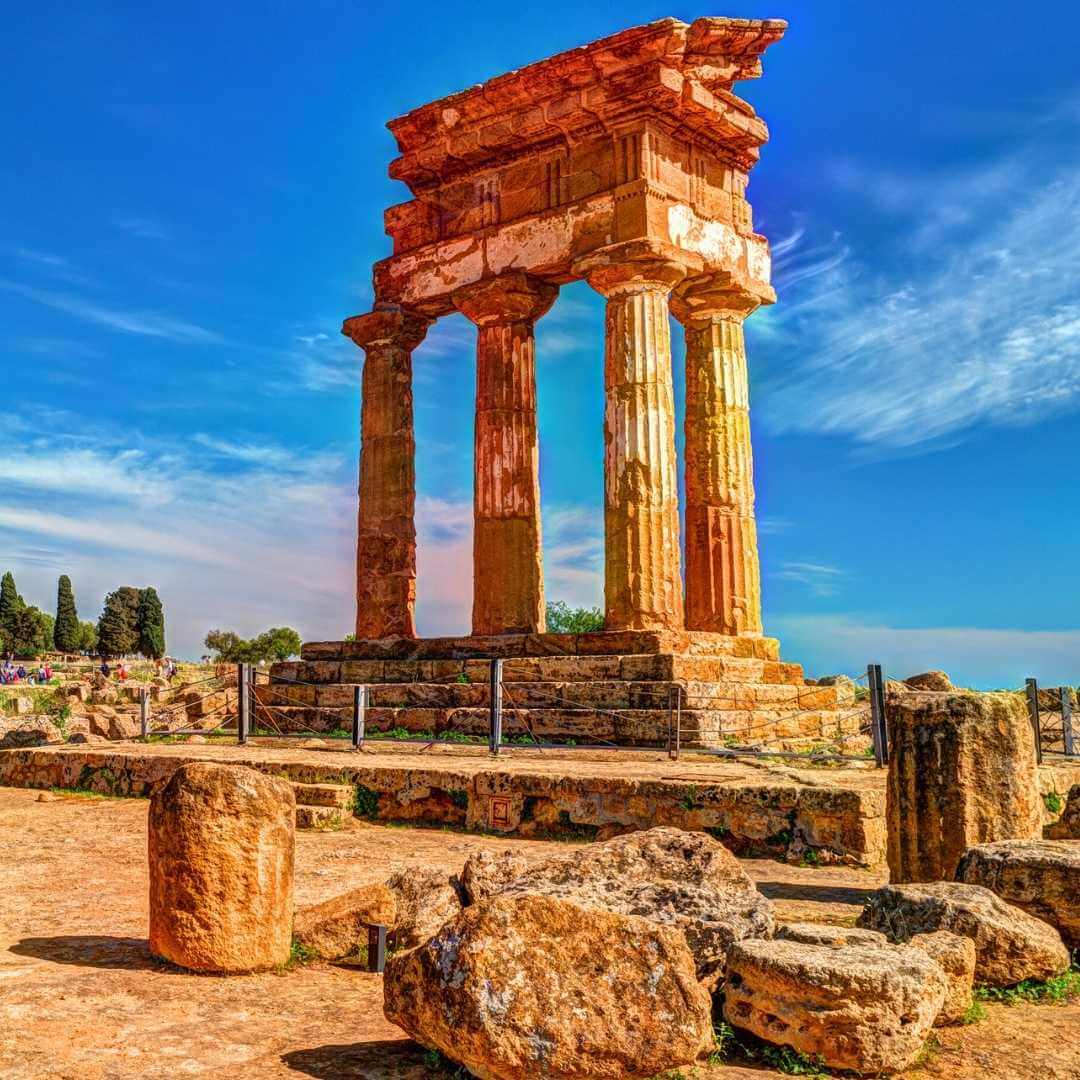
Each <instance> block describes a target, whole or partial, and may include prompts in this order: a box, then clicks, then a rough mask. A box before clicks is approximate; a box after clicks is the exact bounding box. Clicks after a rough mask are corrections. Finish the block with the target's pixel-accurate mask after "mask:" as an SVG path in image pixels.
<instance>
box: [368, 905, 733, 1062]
mask: <svg viewBox="0 0 1080 1080" xmlns="http://www.w3.org/2000/svg"><path fill="white" fill-rule="evenodd" d="M383 987H384V1004H383V1011H384V1012H385V1014H386V1018H387V1019H388V1020H389V1021H390V1022H391V1023H394V1024H397V1025H398V1026H399V1027H401V1028H403V1029H404V1030H405V1031H406V1032H407V1033H408V1035H409V1036H410V1037H412V1038H413V1039H415V1040H416V1041H417V1042H419V1043H420V1044H421V1045H423V1046H426V1047H428V1048H431V1049H435V1050H438V1051H440V1052H441V1053H443V1054H445V1055H446V1056H447V1057H448V1058H450V1059H451V1060H453V1061H455V1062H457V1063H458V1064H460V1065H463V1066H464V1067H465V1068H466V1069H468V1070H469V1071H470V1072H471V1073H473V1074H474V1075H475V1076H478V1077H482V1078H483V1080H536V1078H537V1077H545V1078H549V1080H571V1078H573V1080H614V1078H615V1077H625V1078H627V1080H632V1078H640V1080H645V1078H647V1077H653V1076H656V1075H657V1074H658V1073H663V1072H664V1071H665V1070H668V1069H672V1068H677V1067H679V1066H681V1065H688V1064H691V1063H692V1062H693V1061H694V1060H695V1059H696V1058H697V1056H698V1055H699V1053H701V1052H702V1051H703V1050H704V1049H705V1048H706V1046H707V1045H708V1044H709V1042H710V1040H711V1038H712V1023H711V1017H710V1012H711V1002H710V999H709V994H708V992H707V991H706V990H705V989H704V988H703V987H702V986H701V985H700V984H699V983H698V981H697V978H696V976H695V971H694V959H693V957H692V956H691V955H690V951H689V949H688V948H687V946H686V941H685V940H684V938H683V936H682V935H681V934H680V933H679V932H678V931H677V930H675V929H673V928H671V927H665V926H658V925H657V924H656V923H654V922H650V921H649V920H648V919H642V918H638V917H635V916H630V915H617V914H613V913H611V912H606V911H598V910H595V909H592V910H589V909H585V908H581V907H578V906H577V905H576V904H572V903H569V902H567V901H565V900H560V899H556V898H554V897H547V896H538V895H535V894H528V895H521V896H498V897H495V898H493V899H491V900H488V901H485V902H484V903H482V904H478V905H475V906H473V907H469V908H466V909H465V910H464V911H463V912H461V913H460V914H459V916H458V917H457V918H456V919H455V920H454V921H453V922H451V923H449V924H447V925H446V926H444V927H443V928H442V930H440V931H439V933H438V934H436V935H435V937H433V938H431V940H429V941H427V942H426V943H425V944H423V945H421V946H419V947H418V948H415V949H411V950H409V951H407V952H404V953H395V954H394V955H393V956H391V957H390V959H389V960H388V961H387V965H386V974H385V978H384V983H383Z"/></svg>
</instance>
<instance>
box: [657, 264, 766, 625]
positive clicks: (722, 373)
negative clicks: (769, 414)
mask: <svg viewBox="0 0 1080 1080" xmlns="http://www.w3.org/2000/svg"><path fill="white" fill-rule="evenodd" d="M774 298H775V294H774V293H773V291H772V289H760V290H759V294H757V295H756V294H754V293H751V292H748V291H746V290H745V289H739V288H737V287H734V286H733V285H732V283H731V278H730V275H728V274H723V273H720V274H714V275H711V276H706V277H703V278H696V279H694V280H692V281H690V282H687V283H684V284H683V285H682V286H681V287H680V288H679V289H678V290H677V291H676V293H675V294H674V296H673V297H672V303H671V310H672V314H673V315H674V316H675V318H677V319H678V320H679V322H681V323H682V325H683V328H684V330H685V335H686V420H685V432H686V451H685V453H686V461H685V476H686V627H687V629H688V630H709V631H713V632H714V633H720V634H745V633H751V634H759V633H761V569H760V565H759V560H758V546H757V524H756V522H755V518H754V464H753V450H752V448H751V443H750V391H749V382H748V379H747V370H746V345H745V341H744V338H743V322H744V320H745V319H746V317H747V316H748V315H749V314H750V313H751V312H753V311H754V310H755V309H756V308H757V307H758V306H759V305H760V304H762V303H771V302H772V300H773V299H774Z"/></svg>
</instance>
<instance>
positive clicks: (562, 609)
mask: <svg viewBox="0 0 1080 1080" xmlns="http://www.w3.org/2000/svg"><path fill="white" fill-rule="evenodd" d="M603 629H604V613H603V612H602V611H601V610H600V609H599V608H584V607H580V608H572V607H571V606H570V605H569V604H568V603H567V602H566V601H565V600H551V601H549V602H548V605H547V630H548V633H549V634H589V633H592V632H594V631H596V630H603Z"/></svg>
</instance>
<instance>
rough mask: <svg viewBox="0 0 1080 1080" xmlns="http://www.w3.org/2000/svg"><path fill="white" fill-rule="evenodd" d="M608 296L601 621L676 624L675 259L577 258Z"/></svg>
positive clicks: (679, 600) (678, 273)
mask: <svg viewBox="0 0 1080 1080" xmlns="http://www.w3.org/2000/svg"><path fill="white" fill-rule="evenodd" d="M579 269H580V272H582V273H584V275H585V276H586V278H587V280H588V282H589V284H590V285H591V286H592V287H593V288H594V289H596V290H597V291H598V292H599V293H601V294H602V295H603V296H604V297H606V299H607V314H606V320H605V336H604V392H605V407H604V540H605V558H604V606H605V620H604V625H605V627H606V629H608V630H627V629H635V630H655V629H681V628H682V626H683V592H682V579H681V573H680V567H679V489H678V476H677V472H676V465H675V399H674V393H673V391H672V384H671V328H670V325H669V321H668V299H669V296H670V293H671V289H672V286H673V285H674V284H675V283H676V282H678V281H679V280H680V279H681V277H682V276H683V270H682V268H681V266H680V265H679V264H678V263H676V262H674V261H671V260H667V259H663V258H659V257H654V258H645V257H635V258H631V257H629V255H623V254H621V252H620V249H614V250H612V249H607V251H605V252H604V253H603V254H602V255H600V256H598V257H595V258H587V259H585V260H583V261H582V263H581V264H580V265H579Z"/></svg>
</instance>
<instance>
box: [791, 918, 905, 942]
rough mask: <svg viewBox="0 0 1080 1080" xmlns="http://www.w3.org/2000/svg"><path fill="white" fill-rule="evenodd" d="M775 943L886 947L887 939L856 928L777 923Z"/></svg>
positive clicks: (822, 924) (875, 931) (873, 931)
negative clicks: (796, 942)
mask: <svg viewBox="0 0 1080 1080" xmlns="http://www.w3.org/2000/svg"><path fill="white" fill-rule="evenodd" d="M775 937H776V940H777V941H798V942H799V943H801V944H803V945H833V946H836V947H838V948H839V947H842V946H844V945H887V944H888V943H889V939H888V938H887V937H886V936H885V935H884V934H882V933H881V932H880V931H878V930H863V929H862V928H861V927H858V926H829V925H827V924H826V923H809V922H789V923H777V926H776V935H775Z"/></svg>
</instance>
